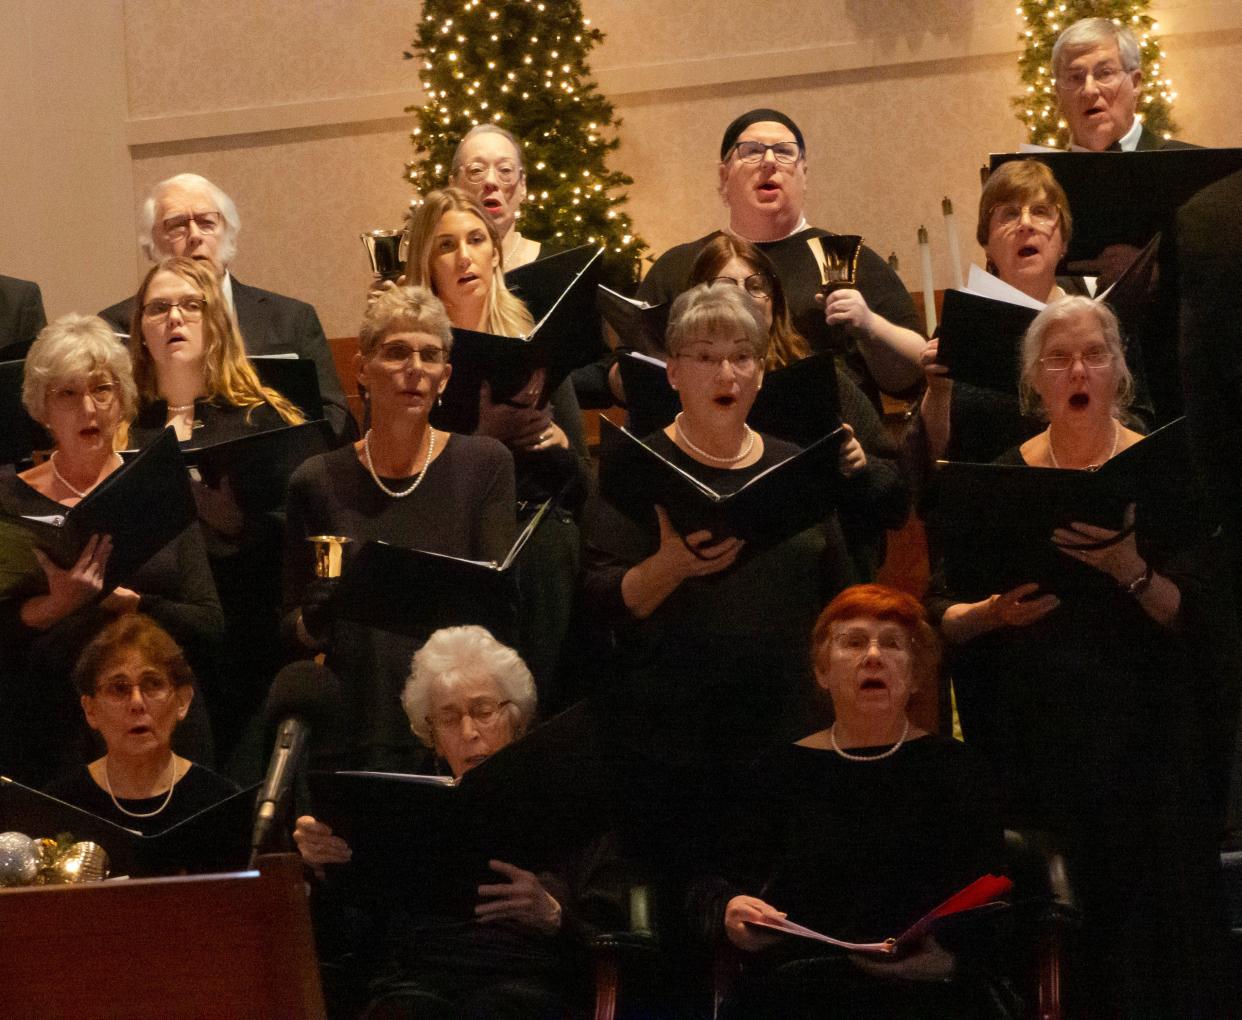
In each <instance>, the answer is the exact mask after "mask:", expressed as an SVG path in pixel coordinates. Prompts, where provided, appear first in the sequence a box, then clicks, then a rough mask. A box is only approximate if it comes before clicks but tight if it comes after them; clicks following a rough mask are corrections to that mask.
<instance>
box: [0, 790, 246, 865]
mask: <svg viewBox="0 0 1242 1020" xmlns="http://www.w3.org/2000/svg"><path fill="white" fill-rule="evenodd" d="M258 789H259V787H258V784H257V783H256V784H255V785H254V786H251V787H248V788H246V789H245V790H241V791H239V792H237V793H235V794H233V795H232V796H230V797H226V798H225V799H224V800H221V801H217V802H216V803H215V804H213V805H211V807H208V808H204V809H203V810H202V811H200V812H198V813H197V814H194V815H191V816H190V817H189V818H186V819H184V820H183V821H180V822H178V823H177V824H176V825H174V826H172V827H171V828H168V829H164V830H162V831H161V832H157V833H155V834H154V835H150V836H143V835H141V834H140V833H138V832H135V831H134V830H133V829H127V828H124V827H123V826H120V825H117V824H116V823H114V822H111V821H109V820H108V819H106V818H100V817H99V816H98V815H95V814H91V812H89V811H84V810H83V809H82V808H80V807H77V806H75V805H73V804H69V803H67V802H66V801H63V800H57V799H56V798H55V797H49V796H48V795H47V794H46V793H41V792H40V791H38V790H34V789H31V788H30V787H29V786H23V785H22V784H21V783H18V782H16V781H15V780H12V779H9V778H8V777H7V776H0V829H4V830H11V831H15V832H22V833H24V834H25V835H27V836H30V837H31V838H34V839H39V838H44V837H46V838H49V839H54V838H55V837H56V836H59V835H61V834H62V833H68V834H70V835H72V836H73V838H74V841H75V842H81V841H82V840H89V841H90V842H92V843H98V844H99V845H100V846H101V847H103V848H104V850H106V851H107V853H108V859H109V861H110V862H111V873H112V875H114V876H122V875H124V876H128V877H130V878H149V877H153V876H157V875H176V874H181V873H189V874H197V873H205V872H212V871H239V870H241V869H244V868H245V867H246V862H247V860H248V859H249V857H250V831H251V827H252V821H253V817H254V809H255V794H256V792H257V791H258Z"/></svg>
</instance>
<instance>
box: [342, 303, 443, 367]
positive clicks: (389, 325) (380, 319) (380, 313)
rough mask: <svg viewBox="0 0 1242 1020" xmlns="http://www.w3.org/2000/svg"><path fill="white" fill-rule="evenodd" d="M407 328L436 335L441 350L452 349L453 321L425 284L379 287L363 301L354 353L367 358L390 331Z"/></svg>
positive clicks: (413, 331) (412, 331)
mask: <svg viewBox="0 0 1242 1020" xmlns="http://www.w3.org/2000/svg"><path fill="white" fill-rule="evenodd" d="M399 330H408V331H409V332H411V333H426V334H427V335H428V336H434V337H439V339H440V341H441V343H443V344H444V349H445V351H449V352H451V351H452V350H453V324H452V323H451V322H449V317H448V312H446V311H445V310H444V305H443V304H441V303H440V299H439V298H438V297H436V296H435V295H434V294H433V293H431V291H430V290H428V289H427V288H426V287H394V288H391V289H389V290H384V291H381V292H380V293H379V294H378V295H377V296H376V298H375V299H374V300H373V301H372V302H371V303H370V304H369V305H367V311H366V315H365V316H364V317H363V319H362V326H361V327H360V328H359V330H358V353H359V354H361V355H362V356H363V357H364V358H369V357H370V356H371V355H372V354H374V353H375V349H376V348H377V347H379V345H380V344H381V343H383V342H384V338H385V337H386V336H388V335H389V334H390V333H396V332H397V331H399Z"/></svg>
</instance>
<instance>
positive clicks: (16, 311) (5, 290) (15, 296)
mask: <svg viewBox="0 0 1242 1020" xmlns="http://www.w3.org/2000/svg"><path fill="white" fill-rule="evenodd" d="M46 325H47V315H45V314H44V312H43V295H42V294H41V293H40V292H39V285H38V284H37V283H32V282H31V281H30V280H17V279H14V278H13V277H11V276H0V361H5V360H8V359H9V357H10V355H12V357H14V358H21V357H25V356H26V352H25V350H24V349H16V350H14V351H11V352H9V353H6V352H5V348H7V347H11V346H13V345H15V344H22V345H25V344H29V343H30V341H31V340H33V339H34V338H35V337H36V336H37V335H38V333H39V330H41V329H42V328H43V327H44V326H46Z"/></svg>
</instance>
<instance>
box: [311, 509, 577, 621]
mask: <svg viewBox="0 0 1242 1020" xmlns="http://www.w3.org/2000/svg"><path fill="white" fill-rule="evenodd" d="M553 502H554V501H553V500H548V501H547V502H546V503H544V504H543V506H542V507H540V508H539V510H538V512H537V513H535V514H534V516H532V517H531V519H530V520H529V521H528V522H527V523H526V527H524V528H523V529H522V532H521V534H519V535H518V537H517V541H515V542H514V543H513V546H512V548H510V550H509V552H508V554H507V555H506V556H505V558H504V559H503V560H502V561H501V562H499V563H496V562H484V561H481V560H466V559H460V558H458V557H456V556H446V555H444V554H442V553H434V552H428V551H426V550H425V549H408V548H405V547H404V546H399V545H389V544H388V543H387V542H367V543H365V544H364V545H363V546H362V548H360V549H359V550H357V552H354V553H351V554H348V555H347V561H346V565H345V569H344V571H343V572H342V574H341V580H340V582H339V583H338V584H337V586H336V590H335V591H334V592H333V593H332V598H331V600H330V602H329V607H330V612H331V613H332V614H333V615H334V616H335V617H336V618H338V619H342V620H350V621H353V622H355V623H361V624H364V625H365V626H368V627H375V628H377V629H378V630H386V631H391V632H392V633H395V634H405V635H407V636H409V637H425V636H426V635H428V634H430V633H431V632H432V631H434V630H438V629H439V628H441V627H453V626H457V625H460V624H468V623H473V624H478V625H479V626H481V627H486V628H487V629H488V630H490V631H491V632H492V634H493V635H495V637H496V638H497V639H498V640H500V641H504V642H506V643H508V644H513V643H514V642H515V641H516V640H517V634H516V626H517V615H516V614H517V587H516V582H515V578H514V573H513V566H514V564H515V563H516V562H517V560H518V557H519V556H520V555H521V552H522V550H523V549H524V548H525V547H526V543H527V542H528V541H529V540H530V537H531V535H533V534H534V533H535V529H536V528H538V527H539V525H540V523H541V522H542V521H543V519H544V516H545V515H546V514H547V512H548V510H549V509H550V507H551V506H552V503H553Z"/></svg>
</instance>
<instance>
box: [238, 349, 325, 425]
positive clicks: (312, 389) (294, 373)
mask: <svg viewBox="0 0 1242 1020" xmlns="http://www.w3.org/2000/svg"><path fill="white" fill-rule="evenodd" d="M250 365H251V367H252V368H253V369H254V370H255V372H257V373H258V376H259V382H261V383H262V384H263V385H264V386H268V387H270V388H271V389H274V390H275V391H276V392H277V393H279V394H280V395H281V396H282V397H284V398H285V399H286V400H288V401H289V402H290V403H291V404H293V405H294V406H295V407H297V409H298V410H299V411H301V412H302V417H303V418H305V419H306V420H307V421H318V420H319V419H320V418H322V417H323V397H322V396H321V395H320V393H319V375H318V372H317V370H316V368H315V363H314V362H313V361H311V360H310V359H309V358H285V357H280V356H273V355H263V354H260V355H251V357H250Z"/></svg>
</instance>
